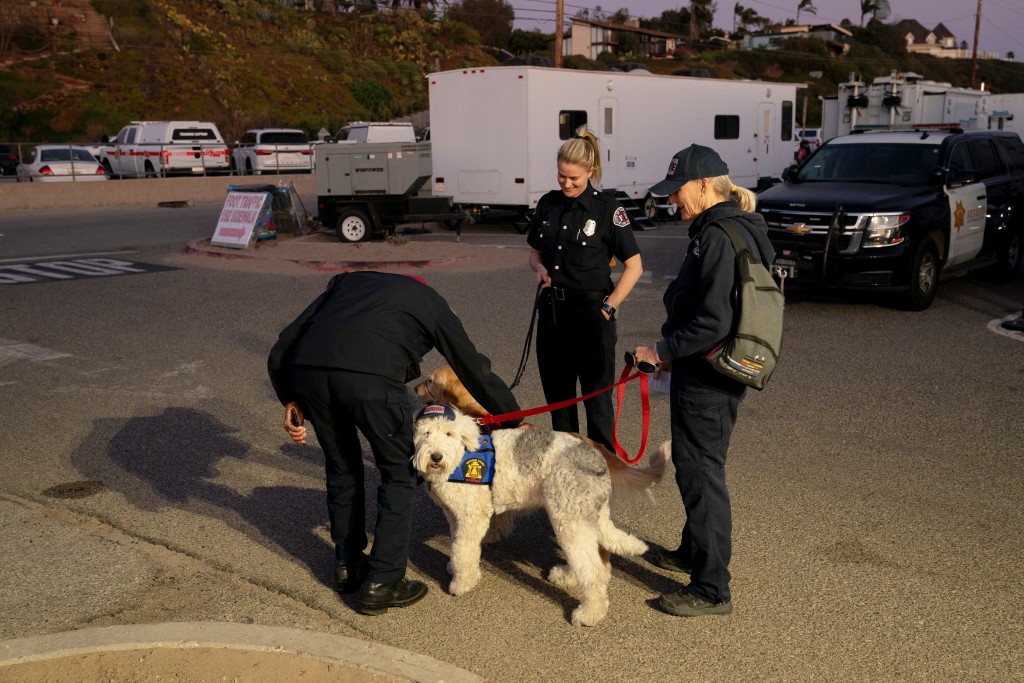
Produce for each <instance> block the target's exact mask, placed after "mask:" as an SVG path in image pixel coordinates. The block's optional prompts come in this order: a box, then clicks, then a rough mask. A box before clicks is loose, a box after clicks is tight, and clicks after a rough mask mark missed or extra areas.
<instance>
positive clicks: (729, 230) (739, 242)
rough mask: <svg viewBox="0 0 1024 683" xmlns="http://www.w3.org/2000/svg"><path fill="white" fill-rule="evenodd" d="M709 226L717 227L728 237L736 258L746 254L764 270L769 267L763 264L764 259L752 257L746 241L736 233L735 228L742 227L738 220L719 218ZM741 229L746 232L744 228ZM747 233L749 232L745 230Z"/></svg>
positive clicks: (752, 254)
mask: <svg viewBox="0 0 1024 683" xmlns="http://www.w3.org/2000/svg"><path fill="white" fill-rule="evenodd" d="M711 225H717V226H718V227H719V228H721V229H722V230H724V231H725V234H726V235H728V236H729V239H730V240H731V241H732V246H733V249H735V250H736V255H737V256H742V255H743V253H744V252H746V253H747V255H749V257H750V259H751V260H752V261H760V262H761V265H763V266H764V267H765V268H768V267H769V264H766V263H765V262H764V259H762V258H760V257H759V256H758V257H755V256H754V252H753V251H751V249H750V246H749V245H748V244H747V242H746V240H744V239H743V238H742V237H740V234H739V233H738V232H737V231H736V227H737V226H740V225H742V223H741V222H740V221H739V220H738V219H736V218H720V219H718V220H716V221H714V222H713V223H711ZM743 229H744V230H747V229H746V227H745V226H744V228H743ZM747 232H750V231H749V230H747Z"/></svg>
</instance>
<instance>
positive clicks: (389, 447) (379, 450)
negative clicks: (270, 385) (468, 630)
mask: <svg viewBox="0 0 1024 683" xmlns="http://www.w3.org/2000/svg"><path fill="white" fill-rule="evenodd" d="M292 376H293V380H292V382H293V389H294V391H295V396H296V402H297V403H298V404H299V406H301V407H302V411H303V413H304V414H305V415H306V417H308V418H309V421H310V422H311V423H312V424H313V428H314V429H315V430H316V436H317V440H318V441H319V442H320V446H321V447H322V448H323V451H324V457H325V465H326V472H327V513H328V516H329V518H330V522H331V540H332V541H334V548H335V557H336V558H337V559H339V560H342V559H343V560H346V561H348V562H352V561H353V560H355V559H356V558H357V557H359V555H361V554H362V552H363V551H364V550H365V549H366V544H367V538H366V497H365V496H366V494H365V491H364V489H363V451H362V447H361V446H360V444H359V436H358V434H357V432H356V430H357V429H358V430H359V431H360V432H362V433H363V436H365V437H366V440H367V441H369V442H370V448H371V449H372V450H373V458H374V461H375V462H376V464H377V469H378V470H379V472H380V479H381V483H380V486H379V487H378V489H377V522H376V526H375V527H374V532H373V538H374V540H373V550H372V551H371V552H370V559H369V572H368V577H367V579H368V580H369V581H375V582H380V583H391V582H392V581H398V580H399V579H401V578H403V577H404V576H405V569H406V563H407V561H408V556H409V539H410V537H411V535H412V512H413V504H414V503H415V500H416V484H417V478H416V471H415V470H414V469H413V466H412V460H411V458H412V454H413V443H412V412H411V411H412V409H411V406H410V405H409V401H408V395H407V391H406V387H405V385H404V384H402V383H401V382H398V381H396V380H392V379H388V378H386V377H381V376H378V375H369V374H363V373H358V372H348V371H345V370H335V369H329V368H311V367H301V366H297V367H295V368H294V369H293V373H292Z"/></svg>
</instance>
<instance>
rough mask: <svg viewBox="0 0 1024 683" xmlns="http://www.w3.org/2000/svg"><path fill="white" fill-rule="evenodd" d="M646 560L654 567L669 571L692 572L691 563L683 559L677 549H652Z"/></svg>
mask: <svg viewBox="0 0 1024 683" xmlns="http://www.w3.org/2000/svg"><path fill="white" fill-rule="evenodd" d="M647 561H648V562H650V563H651V564H653V565H654V566H655V567H660V568H661V569H667V570H669V571H670V572H682V573H683V574H692V573H693V565H692V564H690V563H689V562H687V561H686V560H684V559H683V556H682V555H681V554H680V553H679V551H678V550H665V549H664V548H659V549H657V550H652V551H651V554H650V555H648V557H647Z"/></svg>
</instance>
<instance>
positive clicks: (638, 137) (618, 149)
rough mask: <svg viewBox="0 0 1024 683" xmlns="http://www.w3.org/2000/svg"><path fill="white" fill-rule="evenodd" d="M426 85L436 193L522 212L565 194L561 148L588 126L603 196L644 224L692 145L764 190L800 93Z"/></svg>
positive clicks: (764, 87) (534, 82)
mask: <svg viewBox="0 0 1024 683" xmlns="http://www.w3.org/2000/svg"><path fill="white" fill-rule="evenodd" d="M427 78H428V83H429V94H430V135H431V144H432V147H433V186H432V189H433V192H434V193H435V194H443V195H449V196H452V197H453V199H454V201H455V203H456V204H457V205H462V206H465V207H467V208H470V209H481V210H487V209H490V210H496V209H504V210H508V209H512V210H515V211H518V212H520V213H521V214H525V213H526V212H528V211H530V210H532V209H533V208H534V207H536V206H537V201H538V200H539V199H540V198H541V196H543V195H544V193H546V192H548V191H550V190H552V189H555V188H557V187H558V184H557V181H556V175H557V170H556V160H555V156H556V153H557V151H558V147H559V146H560V145H561V144H562V143H563V142H564V141H565V140H567V139H569V138H571V137H572V135H573V132H574V131H575V130H576V128H577V127H578V126H580V125H582V124H587V126H588V127H589V128H590V130H591V131H593V132H594V133H595V134H596V135H597V137H598V140H599V142H600V148H601V156H602V158H601V171H602V175H603V178H602V181H601V186H602V187H603V189H605V190H609V191H610V190H615V191H616V192H617V194H618V196H619V198H620V200H622V199H624V198H625V197H628V198H629V199H631V200H633V201H635V202H636V203H637V204H639V205H641V206H642V207H643V209H644V211H645V212H646V213H647V215H648V216H653V214H654V213H655V211H656V206H657V202H656V201H655V200H653V199H651V198H650V195H649V189H650V187H651V186H652V185H653V184H654V183H656V182H658V181H659V180H662V179H664V177H665V173H666V171H667V169H668V164H669V162H670V161H671V159H672V155H673V154H674V153H675V152H677V151H678V150H680V149H683V148H684V147H688V146H689V145H690V144H691V143H698V144H701V145H707V146H708V147H712V148H714V149H715V150H716V151H717V152H718V153H719V154H721V155H722V158H723V159H724V160H725V162H726V163H727V164H728V165H729V175H730V177H731V178H732V179H733V182H735V183H736V184H737V185H741V186H745V187H750V188H756V187H759V186H760V187H763V186H765V185H767V184H769V183H771V182H773V181H775V180H777V179H778V178H779V177H780V176H781V174H782V171H783V169H784V168H786V167H787V166H788V165H790V164H791V163H792V160H793V145H794V142H793V135H794V125H795V119H794V116H795V102H796V92H797V89H798V88H802V87H805V86H804V85H803V84H796V83H773V82H763V81H733V80H722V79H713V78H689V77H682V76H659V75H653V74H647V73H644V74H641V73H635V72H634V73H619V72H600V71H579V70H572V69H552V68H544V67H528V66H502V67H483V68H472V69H459V70H455V71H444V72H440V73H433V74H430V75H429V76H427ZM623 193H624V195H623ZM624 196H625V197H624ZM662 201H663V200H662Z"/></svg>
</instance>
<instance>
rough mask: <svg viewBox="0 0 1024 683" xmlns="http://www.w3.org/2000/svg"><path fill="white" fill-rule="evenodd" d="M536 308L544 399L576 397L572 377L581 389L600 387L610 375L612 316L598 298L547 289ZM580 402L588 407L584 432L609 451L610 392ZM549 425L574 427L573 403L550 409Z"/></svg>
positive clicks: (576, 424) (612, 365)
mask: <svg viewBox="0 0 1024 683" xmlns="http://www.w3.org/2000/svg"><path fill="white" fill-rule="evenodd" d="M539 311H540V315H539V319H538V322H537V367H538V369H539V370H540V381H541V385H542V386H543V387H544V400H545V401H547V402H548V403H555V402H557V401H565V400H567V399H571V398H575V397H576V396H577V393H576V383H577V381H578V382H579V387H580V392H581V394H589V393H590V392H592V391H596V390H598V389H603V388H605V387H607V386H610V385H611V384H612V383H613V382H614V381H615V341H616V332H615V321H614V320H605V317H604V315H603V314H602V313H601V299H599V298H598V299H588V298H583V297H573V296H571V295H570V296H568V297H567V298H565V299H561V300H559V299H555V298H554V297H553V296H552V294H551V293H550V292H548V293H545V294H544V295H543V296H542V298H541V305H540V309H539ZM583 406H584V408H585V410H586V413H587V436H589V437H590V438H591V439H593V440H594V441H597V442H598V443H601V444H604V445H605V446H607V447H608V448H609V450H611V451H612V452H613V453H614V452H615V448H614V447H613V446H612V428H613V426H614V424H615V412H614V410H613V407H612V392H610V391H606V392H605V393H603V394H599V395H598V396H595V397H593V398H591V399H588V400H586V401H584V402H583ZM551 426H552V428H554V429H555V430H557V431H560V432H579V431H580V418H579V413H578V411H577V410H576V406H575V405H572V406H569V407H568V408H561V409H559V410H555V411H553V412H552V413H551Z"/></svg>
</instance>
